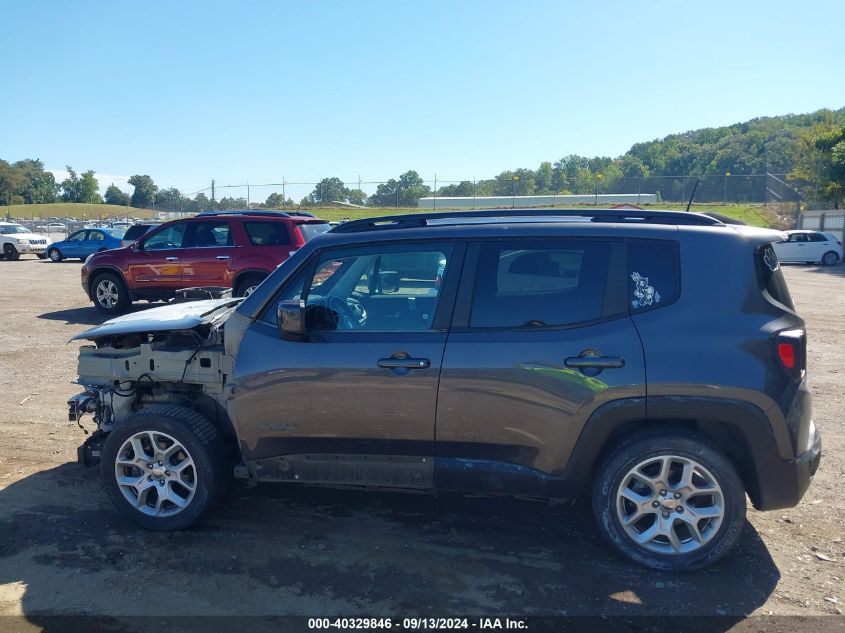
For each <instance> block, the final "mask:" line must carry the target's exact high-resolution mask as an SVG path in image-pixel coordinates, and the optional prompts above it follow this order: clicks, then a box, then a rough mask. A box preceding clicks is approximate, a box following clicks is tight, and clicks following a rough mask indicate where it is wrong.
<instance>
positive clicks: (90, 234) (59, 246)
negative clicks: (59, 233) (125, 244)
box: [47, 229, 123, 262]
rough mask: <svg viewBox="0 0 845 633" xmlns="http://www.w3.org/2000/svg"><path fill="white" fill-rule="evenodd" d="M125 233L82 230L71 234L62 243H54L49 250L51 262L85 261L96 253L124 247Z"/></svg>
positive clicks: (114, 230)
mask: <svg viewBox="0 0 845 633" xmlns="http://www.w3.org/2000/svg"><path fill="white" fill-rule="evenodd" d="M122 237H123V231H121V230H118V229H82V230H79V231H76V232H75V233H71V234H70V235H69V236H68V237H67V238H66V239H64V240H62V241H60V242H53V244H52V245H51V246H50V247H49V248H48V249H47V257H49V258H50V260H51V261H54V262H60V261H62V260H63V259H68V258H79V259H81V260H83V261H84V260H85V259H87V258H88V257H90V256H91V255H93V254H94V253H99V252H102V251H107V250H109V249H112V248H120V247H121V246H122V242H121V238H122Z"/></svg>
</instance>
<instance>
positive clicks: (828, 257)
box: [822, 251, 839, 266]
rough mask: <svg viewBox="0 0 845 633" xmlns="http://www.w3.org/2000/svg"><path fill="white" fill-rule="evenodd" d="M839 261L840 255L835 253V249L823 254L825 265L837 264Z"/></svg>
mask: <svg viewBox="0 0 845 633" xmlns="http://www.w3.org/2000/svg"><path fill="white" fill-rule="evenodd" d="M838 261H839V255H837V254H836V253H834V252H833V251H828V252H826V253H825V254H824V255H823V256H822V264H824V265H825V266H836V262H838Z"/></svg>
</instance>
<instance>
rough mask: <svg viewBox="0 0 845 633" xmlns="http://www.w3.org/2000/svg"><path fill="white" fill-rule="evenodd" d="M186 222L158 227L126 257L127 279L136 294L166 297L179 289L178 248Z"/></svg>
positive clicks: (179, 258)
mask: <svg viewBox="0 0 845 633" xmlns="http://www.w3.org/2000/svg"><path fill="white" fill-rule="evenodd" d="M187 228H188V223H187V222H186V221H180V222H172V223H168V224H165V225H163V226H161V227H159V229H158V230H156V231H155V232H152V233H149V234H147V235H146V236H145V237H144V239H142V240H140V241H139V245H140V248H135V249H130V250H129V251H128V253H127V260H128V262H127V277H128V279H129V283H130V285H131V286H132V287H133V288H134V289H135V291H136V292H140V293H142V294H143V293H147V292H149V293H153V294H168V293H170V292H173V291H175V290H178V289H179V288H182V287H183V286H182V253H183V248H182V244H183V241H184V238H185V232H186V230H187Z"/></svg>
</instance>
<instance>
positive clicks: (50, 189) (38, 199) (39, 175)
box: [14, 158, 59, 204]
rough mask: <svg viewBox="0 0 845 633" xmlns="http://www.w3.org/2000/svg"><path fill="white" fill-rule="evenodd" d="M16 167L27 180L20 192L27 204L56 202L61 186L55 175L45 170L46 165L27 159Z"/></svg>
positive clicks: (18, 162)
mask: <svg viewBox="0 0 845 633" xmlns="http://www.w3.org/2000/svg"><path fill="white" fill-rule="evenodd" d="M14 166H15V167H17V168H18V169H20V170H21V171H22V172H23V174H24V178H25V180H26V182H25V183H24V185H23V187H22V188H21V192H20V194H21V196H22V197H23V199H24V202H25V203H26V204H39V203H45V202H55V201H56V198H57V197H58V193H59V185H58V184H57V183H56V178H55V177H54V176H53V174H51V173H50V172H49V171H45V170H44V163H42V162H41V161H40V160H38V159H37V158H35V159H33V158H25V159H23V160H19V161H17V162H16V163H15V164H14Z"/></svg>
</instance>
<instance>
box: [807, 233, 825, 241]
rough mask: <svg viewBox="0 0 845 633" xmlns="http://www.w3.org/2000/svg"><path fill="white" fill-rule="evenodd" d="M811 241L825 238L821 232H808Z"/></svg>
mask: <svg viewBox="0 0 845 633" xmlns="http://www.w3.org/2000/svg"><path fill="white" fill-rule="evenodd" d="M810 241H811V242H827V238H826V237H825V236H824V235H822V234H821V233H810Z"/></svg>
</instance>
